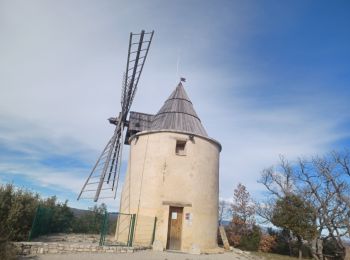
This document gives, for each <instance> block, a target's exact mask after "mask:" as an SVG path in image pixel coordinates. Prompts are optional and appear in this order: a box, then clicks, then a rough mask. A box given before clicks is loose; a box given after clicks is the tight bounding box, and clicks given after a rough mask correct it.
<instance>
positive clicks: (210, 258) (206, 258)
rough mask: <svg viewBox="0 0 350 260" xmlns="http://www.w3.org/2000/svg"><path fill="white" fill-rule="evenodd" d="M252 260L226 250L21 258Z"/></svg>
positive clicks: (249, 257) (65, 259)
mask: <svg viewBox="0 0 350 260" xmlns="http://www.w3.org/2000/svg"><path fill="white" fill-rule="evenodd" d="M29 259H30V260H60V259H64V260H112V259H113V260H139V259H140V260H197V259H200V260H235V259H240V260H252V259H257V258H256V257H253V256H250V255H245V254H237V253H234V252H226V253H224V254H211V255H190V254H184V253H172V252H154V251H150V250H149V251H139V252H135V253H125V254H107V253H104V254H88V253H81V254H60V255H55V254H47V255H40V256H34V257H23V258H21V260H29Z"/></svg>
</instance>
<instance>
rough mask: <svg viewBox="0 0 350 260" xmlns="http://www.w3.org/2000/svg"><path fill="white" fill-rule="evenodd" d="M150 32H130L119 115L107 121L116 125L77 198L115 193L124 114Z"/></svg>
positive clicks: (145, 50)
mask: <svg viewBox="0 0 350 260" xmlns="http://www.w3.org/2000/svg"><path fill="white" fill-rule="evenodd" d="M153 34H154V31H152V32H148V33H146V32H145V31H144V30H142V31H141V33H139V34H133V33H130V38H129V49H128V58H127V63H126V71H125V73H124V78H123V87H122V95H121V112H120V114H119V117H117V118H110V119H109V121H110V123H112V124H114V125H116V128H115V130H114V134H113V136H112V137H111V139H110V140H109V141H108V143H107V145H106V146H105V148H104V149H103V151H102V153H101V155H100V157H99V158H98V160H97V162H96V163H95V165H94V167H93V169H92V171H91V173H90V175H89V177H88V178H87V180H86V181H85V183H84V185H83V188H82V190H81V192H80V194H79V196H78V200H79V199H93V200H94V201H95V202H96V201H97V200H98V199H103V198H115V197H116V193H117V189H118V183H119V175H120V174H119V173H120V164H121V155H122V149H123V135H124V128H125V127H126V126H127V123H128V122H127V116H128V113H129V111H130V107H131V104H132V101H133V99H134V97H135V93H136V89H137V85H138V83H139V80H140V76H141V73H142V70H143V66H144V64H145V61H146V58H147V55H148V51H149V48H150V46H151V42H152V38H153Z"/></svg>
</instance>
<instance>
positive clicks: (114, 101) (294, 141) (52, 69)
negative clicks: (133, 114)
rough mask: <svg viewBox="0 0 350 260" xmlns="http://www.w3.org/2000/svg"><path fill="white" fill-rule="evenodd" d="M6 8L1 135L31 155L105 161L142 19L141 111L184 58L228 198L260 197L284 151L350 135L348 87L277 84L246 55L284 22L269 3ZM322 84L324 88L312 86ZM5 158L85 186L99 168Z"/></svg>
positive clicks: (160, 94)
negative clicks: (145, 43) (264, 6)
mask: <svg viewBox="0 0 350 260" xmlns="http://www.w3.org/2000/svg"><path fill="white" fill-rule="evenodd" d="M208 5H209V6H208ZM3 7H4V8H1V9H2V13H0V14H1V15H0V17H2V19H3V20H4V21H5V23H0V24H2V25H0V34H1V35H2V41H0V56H1V57H2V58H1V60H0V88H1V92H2V94H1V96H0V111H1V112H0V113H1V118H2V119H3V120H2V121H1V123H0V124H1V125H0V126H1V129H2V131H1V132H0V142H2V144H3V145H5V144H6V145H7V146H11V147H12V148H13V149H14V150H16V151H21V152H24V153H25V154H26V155H27V156H29V157H30V160H31V161H35V160H39V159H40V157H41V156H43V154H44V153H47V154H49V153H54V154H56V155H57V154H58V155H72V156H73V155H74V158H79V159H81V160H82V161H84V162H86V163H87V164H91V165H92V164H93V161H94V158H97V156H98V153H99V152H100V151H101V149H102V148H103V146H104V145H105V143H106V142H107V140H108V138H109V137H110V136H111V134H112V132H113V127H112V126H109V125H108V122H107V120H106V119H107V118H108V117H110V116H113V115H116V114H117V113H118V112H119V106H120V105H119V97H120V85H121V76H122V72H123V70H124V66H125V59H126V51H127V40H128V33H129V31H134V32H136V31H138V30H140V29H141V28H146V29H155V31H156V33H155V37H154V42H153V43H152V46H151V50H150V53H149V58H148V60H147V61H146V65H145V69H144V72H143V75H142V78H141V81H140V86H139V89H138V92H137V94H136V98H135V101H134V104H133V107H132V110H135V111H140V112H146V113H156V112H157V110H158V109H159V108H160V107H161V106H162V104H163V102H164V101H165V99H166V98H167V96H168V95H169V94H170V93H171V91H172V90H173V88H174V87H175V85H176V83H177V80H178V78H177V75H176V64H177V60H178V58H180V75H182V76H185V77H186V78H187V79H188V83H187V84H186V88H187V91H188V94H189V96H190V98H191V99H192V101H193V103H194V106H195V109H196V110H197V113H198V114H199V116H200V117H201V119H202V122H203V124H204V126H205V127H206V128H207V130H208V133H209V134H210V135H211V136H212V137H213V138H215V139H217V140H218V141H220V142H221V144H222V145H223V151H222V154H221V168H220V175H221V182H220V189H221V196H222V197H225V198H230V197H231V196H232V193H233V188H234V186H236V184H237V183H238V182H242V183H243V184H245V185H247V187H248V189H249V190H250V191H251V193H253V194H255V195H257V194H258V192H259V190H261V186H260V185H259V184H257V183H256V180H257V178H258V177H259V174H260V171H261V169H262V168H264V167H266V166H269V165H270V164H273V163H275V162H276V161H277V159H278V155H279V154H285V155H286V156H288V157H291V158H294V157H296V156H300V155H308V154H313V153H322V152H325V151H327V150H329V149H331V148H332V145H333V143H334V142H335V141H337V140H339V139H341V138H343V137H345V136H348V135H347V132H344V131H343V130H342V129H341V128H340V127H339V125H340V124H342V123H343V122H345V121H348V120H349V118H348V116H347V115H345V113H343V112H342V111H344V110H345V109H346V108H348V105H347V101H346V100H345V98H344V97H341V93H338V94H337V93H333V92H332V91H331V90H330V86H327V85H326V83H323V82H320V81H319V80H317V79H312V77H311V79H310V77H307V78H299V79H297V80H294V81H293V80H292V79H287V80H286V81H288V83H286V86H285V87H284V88H285V89H284V91H282V90H280V91H276V90H275V89H271V88H269V87H263V86H268V85H269V84H275V83H276V80H275V77H278V75H275V73H274V71H268V70H264V71H263V70H259V69H258V68H259V66H257V68H252V67H249V66H243V65H242V64H244V62H242V61H244V60H245V59H256V57H246V56H244V54H241V53H240V52H239V50H240V48H239V47H240V46H241V45H244V44H245V42H247V41H249V40H250V37H252V35H256V34H259V33H260V34H261V33H263V31H264V30H272V29H283V28H280V26H278V25H269V27H268V29H266V28H261V26H259V24H257V23H258V21H259V16H261V10H259V9H258V8H257V7H253V6H252V5H251V4H247V3H246V4H240V3H239V2H237V3H234V4H233V5H232V6H230V8H221V7H219V6H216V5H211V4H206V3H203V5H200V6H199V5H198V4H196V3H195V2H194V3H186V4H185V5H181V4H179V3H174V4H171V3H166V4H165V3H164V2H157V1H154V2H143V3H140V2H138V3H136V2H131V3H130V2H128V3H127V4H126V3H122V2H114V1H111V2H108V1H104V2H103V3H99V4H96V3H95V2H88V1H84V2H74V3H72V2H70V1H60V2H59V3H58V2H46V1H31V2H25V3H24V2H21V3H20V4H19V2H17V1H8V2H6V3H5V4H4V6H3ZM0 12H1V11H0ZM131 17H137V19H134V18H132V19H131ZM219 18H220V19H219ZM288 19H292V18H291V17H289V16H288ZM290 26H291V25H290ZM232 35H234V40H232ZM230 37H231V38H230ZM260 62H261V63H263V61H260ZM256 63H259V60H258V59H257V60H256ZM314 85H317V86H318V85H319V86H320V87H319V88H320V89H325V90H324V92H321V91H320V92H318V93H312V95H300V93H301V92H303V91H306V90H307V89H308V88H309V86H312V87H314ZM306 92H307V91H306ZM259 95H261V96H259ZM5 115H6V116H5ZM4 129H7V130H6V131H5V130H4ZM33 140H35V141H37V143H36V142H33ZM38 140H41V142H39V141H38ZM25 143H27V144H28V145H24V144H25ZM124 155H125V157H126V156H127V152H124ZM21 163H22V162H21ZM0 166H1V167H2V169H4V167H7V169H8V167H10V168H11V169H13V173H14V174H15V173H16V174H24V173H23V172H26V173H25V174H27V176H33V178H35V180H36V181H38V183H41V184H42V185H48V186H50V185H51V186H56V187H60V188H63V187H64V188H66V189H69V190H71V191H73V192H76V191H78V190H80V187H81V186H80V185H81V183H82V182H83V181H84V178H85V177H87V174H88V172H86V176H82V173H81V172H80V170H77V172H74V174H73V176H72V175H71V173H72V172H69V171H64V172H61V171H57V169H55V168H52V169H51V168H45V169H38V168H32V167H34V166H33V165H31V166H28V167H29V168H22V167H23V164H20V163H18V162H17V164H16V162H14V161H11V165H8V164H7V162H4V161H1V159H0ZM47 173H50V176H48V175H47ZM66 178H71V180H72V181H71V182H69V183H67V182H66V181H64V179H66Z"/></svg>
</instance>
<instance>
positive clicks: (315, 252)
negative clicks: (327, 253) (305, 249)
mask: <svg viewBox="0 0 350 260" xmlns="http://www.w3.org/2000/svg"><path fill="white" fill-rule="evenodd" d="M319 241H321V242H322V240H320V239H319V238H314V239H313V240H312V241H311V254H312V257H313V258H314V259H315V260H323V258H322V250H321V255H320V254H319Z"/></svg>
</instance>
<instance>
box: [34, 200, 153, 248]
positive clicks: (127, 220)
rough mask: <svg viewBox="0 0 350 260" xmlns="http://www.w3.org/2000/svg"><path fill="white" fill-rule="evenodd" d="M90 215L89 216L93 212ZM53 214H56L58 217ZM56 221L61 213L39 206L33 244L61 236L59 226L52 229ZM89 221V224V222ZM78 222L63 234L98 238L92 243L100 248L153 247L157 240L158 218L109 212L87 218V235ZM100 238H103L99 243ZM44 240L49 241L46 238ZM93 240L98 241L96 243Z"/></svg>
mask: <svg viewBox="0 0 350 260" xmlns="http://www.w3.org/2000/svg"><path fill="white" fill-rule="evenodd" d="M90 213H91V212H90ZM86 214H87V215H86V216H88V214H89V212H87V213H86ZM53 215H55V217H54V218H53ZM80 218H81V216H80ZM55 219H57V213H55V214H53V211H52V209H51V208H48V207H44V206H39V207H38V208H37V211H36V215H35V218H34V220H33V224H32V228H31V231H30V234H29V241H31V240H33V239H36V238H37V240H38V239H39V240H40V239H41V238H38V237H40V236H43V235H51V234H52V233H54V232H59V233H60V234H58V236H60V235H61V233H62V232H61V231H57V227H56V228H52V227H53V226H57V223H56V222H55ZM78 219H79V218H78ZM88 220H89V222H86V221H88ZM54 222H55V223H54ZM77 223H78V222H74V223H73V224H74V227H73V229H69V230H68V229H66V231H65V232H64V231H63V235H66V234H67V233H70V234H73V235H74V236H72V237H76V236H77V235H78V236H83V237H85V238H84V239H86V237H92V236H94V237H95V238H94V239H92V240H91V241H90V240H89V241H90V242H91V243H96V242H99V245H100V246H104V245H106V246H128V247H131V246H134V245H140V246H150V245H152V244H153V241H154V238H155V231H156V224H157V218H156V217H150V216H142V215H136V214H125V213H113V212H110V213H109V212H107V211H105V212H104V213H103V212H100V213H99V215H98V216H95V217H94V218H93V219H91V218H85V222H84V223H85V226H87V227H89V229H87V230H85V229H84V230H85V231H83V232H82V231H81V229H78V230H80V231H79V232H78V231H76V230H77V227H79V225H78V224H77ZM53 224H54V225H53ZM58 226H61V225H58ZM73 232H75V233H73ZM84 232H85V233H84ZM86 235H88V236H86ZM96 236H97V237H96ZM98 236H99V237H100V238H99V241H98ZM43 239H45V237H44V238H43ZM93 240H94V241H95V242H93ZM96 240H97V241H96Z"/></svg>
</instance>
